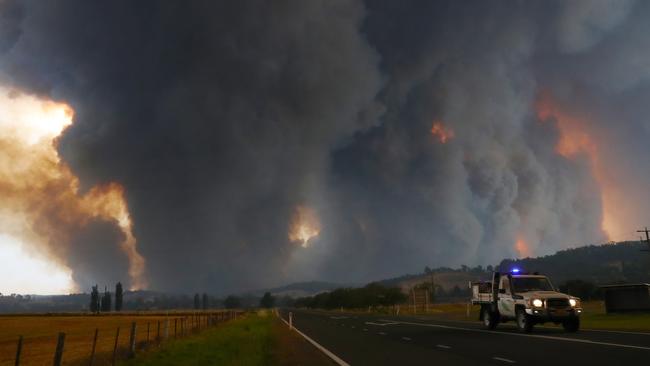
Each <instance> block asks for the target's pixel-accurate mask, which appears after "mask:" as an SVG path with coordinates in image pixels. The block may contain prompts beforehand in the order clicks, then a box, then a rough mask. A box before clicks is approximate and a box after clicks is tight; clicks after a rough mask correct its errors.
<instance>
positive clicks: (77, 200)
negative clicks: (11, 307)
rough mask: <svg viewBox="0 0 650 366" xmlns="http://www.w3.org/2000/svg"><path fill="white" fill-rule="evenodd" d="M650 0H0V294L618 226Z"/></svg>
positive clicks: (232, 284)
mask: <svg viewBox="0 0 650 366" xmlns="http://www.w3.org/2000/svg"><path fill="white" fill-rule="evenodd" d="M649 17H650V3H648V2H642V1H632V0H584V1H582V0H581V1H577V0H573V1H571V0H569V1H550V0H549V1H541V0H540V1H514V0H511V1H505V0H503V1H490V2H487V1H470V0H467V1H457V0H451V1H442V0H435V1H416V0H410V1H399V2H396V1H387V0H386V1H383V0H376V1H375V0H372V1H371V0H368V1H352V0H350V1H339V0H314V1H299V0H280V1H273V2H266V1H261V0H243V1H237V2H225V1H192V2H186V1H165V2H158V1H149V0H144V1H138V2H132V1H112V2H107V3H99V2H88V1H82V0H63V1H57V2H49V1H48V2H44V1H32V0H0V262H3V263H11V265H10V266H3V267H2V270H1V271H2V272H0V292H2V293H13V292H20V293H66V292H76V291H86V292H87V291H89V289H90V286H92V285H94V284H99V285H100V286H101V285H109V286H112V285H113V284H114V283H116V282H118V281H121V282H122V283H124V284H125V285H126V286H127V287H128V288H130V289H155V290H162V291H173V292H186V293H191V292H196V291H202V292H203V291H204V292H209V293H213V294H228V293H233V292H242V291H246V290H252V289H259V288H267V287H272V286H278V285H282V284H286V283H290V282H296V281H309V280H325V281H332V282H340V283H364V282H368V281H372V280H377V279H382V278H387V277H391V276H397V275H401V274H405V273H413V272H419V271H421V270H422V269H423V268H424V267H425V266H429V267H437V266H449V267H456V266H460V265H470V266H476V265H483V266H485V265H490V264H491V265H495V264H498V262H499V261H500V260H501V259H503V258H521V257H527V256H540V255H548V254H552V253H554V252H556V251H558V250H562V249H566V248H572V247H578V246H583V245H590V244H603V243H608V242H618V241H625V240H638V234H637V233H636V230H639V229H641V228H643V227H645V226H646V225H648V224H650V217H649V216H650V214H648V213H647V209H646V206H647V205H646V204H644V202H648V200H649V199H650V192H649V191H648V189H647V187H648V185H649V183H650V173H648V167H649V162H648V159H650V154H649V152H650V151H649V150H650V148H649V146H650V145H649V144H648V143H647V142H646V141H649V140H650V120H649V119H648V117H647V116H648V103H647V100H648V98H649V97H650V51H648V50H650V37H648V36H647V35H648V34H650V29H648V28H649V27H650V22H648V21H647V19H648V18H649Z"/></svg>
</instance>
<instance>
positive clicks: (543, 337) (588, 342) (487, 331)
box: [399, 322, 650, 351]
mask: <svg viewBox="0 0 650 366" xmlns="http://www.w3.org/2000/svg"><path fill="white" fill-rule="evenodd" d="M399 324H407V325H417V326H421V327H434V328H443V329H456V330H464V331H468V332H477V333H488V334H494V335H497V334H500V335H509V336H516V337H530V338H539V339H550V340H554V341H564V342H576V343H586V344H595V345H600V346H610V347H620V348H633V349H642V350H646V351H650V347H643V346H633V345H630V344H620V343H608V342H598V341H591V340H588V339H579V338H564V337H552V336H545V335H538V334H523V333H506V332H495V331H491V330H484V329H475V328H461V327H452V326H449V325H439V324H428V323H413V322H399Z"/></svg>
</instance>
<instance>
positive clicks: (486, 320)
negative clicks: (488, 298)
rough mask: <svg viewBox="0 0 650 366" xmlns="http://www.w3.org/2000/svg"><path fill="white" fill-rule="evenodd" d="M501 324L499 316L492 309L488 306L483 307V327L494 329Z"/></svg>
mask: <svg viewBox="0 0 650 366" xmlns="http://www.w3.org/2000/svg"><path fill="white" fill-rule="evenodd" d="M497 324H499V316H498V315H497V314H496V313H493V312H491V311H490V309H489V308H488V307H484V308H483V327H484V328H485V329H489V330H492V329H494V328H496V327H497Z"/></svg>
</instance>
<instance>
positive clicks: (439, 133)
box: [431, 121, 455, 144]
mask: <svg viewBox="0 0 650 366" xmlns="http://www.w3.org/2000/svg"><path fill="white" fill-rule="evenodd" d="M431 135H433V136H434V137H436V138H437V139H438V141H440V143H441V144H446V143H447V141H449V140H451V139H453V138H454V136H455V135H454V130H452V129H451V128H449V127H446V126H445V125H444V124H443V123H442V122H438V121H436V122H433V125H432V126H431Z"/></svg>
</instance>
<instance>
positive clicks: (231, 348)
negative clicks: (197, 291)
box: [121, 311, 332, 366]
mask: <svg viewBox="0 0 650 366" xmlns="http://www.w3.org/2000/svg"><path fill="white" fill-rule="evenodd" d="M121 365H125V366H147V365H156V366H157V365H162V366H165V365H238V366H240V365H241V366H248V365H251V366H253V365H264V366H267V365H269V366H273V365H310V366H320V365H332V363H331V362H330V361H329V359H328V358H327V357H326V356H324V355H323V354H322V353H320V351H318V350H316V348H315V347H313V346H312V345H311V344H308V343H307V342H306V341H305V340H304V339H302V338H301V337H300V336H299V335H297V334H296V333H295V332H290V331H289V329H288V328H287V327H286V326H284V324H283V323H280V321H279V320H278V319H277V318H276V317H275V316H274V315H272V314H271V313H270V312H267V311H260V312H258V313H255V314H253V313H249V314H246V315H245V316H242V317H241V318H240V319H238V320H234V321H230V322H228V323H225V324H223V325H220V326H218V327H215V328H212V329H209V330H206V331H204V332H202V333H200V334H198V335H195V336H192V337H191V338H185V339H181V340H177V341H172V342H170V343H168V344H166V345H164V346H163V347H162V348H161V349H160V350H152V351H149V352H144V353H141V354H139V355H138V356H137V357H136V358H135V359H132V360H129V361H126V362H123V363H122V364H121Z"/></svg>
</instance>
